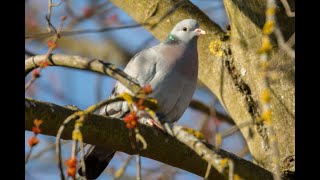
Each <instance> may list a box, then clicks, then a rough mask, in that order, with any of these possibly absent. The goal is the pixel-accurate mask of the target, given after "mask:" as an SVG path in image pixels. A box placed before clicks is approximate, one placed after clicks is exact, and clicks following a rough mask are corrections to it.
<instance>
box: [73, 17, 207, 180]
mask: <svg viewBox="0 0 320 180" xmlns="http://www.w3.org/2000/svg"><path fill="white" fill-rule="evenodd" d="M202 34H206V32H205V31H204V30H202V29H199V24H198V22H197V21H196V20H193V19H185V20H182V21H180V22H179V23H178V24H177V25H176V26H175V27H174V28H173V30H172V31H171V32H170V34H169V35H168V37H167V39H166V40H165V41H164V42H162V43H160V44H158V45H156V46H153V47H151V48H147V49H144V50H142V51H141V52H139V53H137V54H136V55H135V56H134V57H133V58H132V59H131V60H130V62H129V63H128V64H127V66H126V68H125V69H124V72H126V73H127V74H128V75H130V76H131V77H133V78H135V79H136V80H137V81H138V82H139V84H140V85H141V86H144V85H147V84H149V85H151V88H152V90H153V91H152V93H151V94H149V95H148V96H149V97H152V98H155V99H156V100H157V101H158V104H159V107H160V109H159V111H160V112H161V114H162V115H164V116H163V117H165V119H166V120H167V121H169V122H171V123H173V122H175V121H177V120H178V119H179V118H180V117H181V116H182V114H183V113H184V112H185V110H186V109H187V107H188V105H189V103H190V101H191V99H192V96H193V93H194V91H195V89H196V85H197V79H198V52H197V39H198V36H199V35H202ZM123 92H128V93H130V91H129V90H128V89H127V88H126V87H125V86H123V85H122V84H121V83H119V82H117V83H116V85H115V86H114V88H113V90H112V95H111V97H115V96H117V95H119V94H121V93H123ZM128 112H129V108H128V104H127V103H126V102H116V103H113V104H109V105H107V106H105V107H103V108H101V110H100V114H101V115H108V116H112V117H117V118H123V117H124V116H125V115H126V114H127V113H128ZM160 120H161V117H160ZM89 146H90V147H89V150H88V152H87V154H86V156H85V165H86V177H87V179H96V178H97V177H99V175H100V174H101V173H102V172H103V171H104V169H105V168H106V167H107V166H108V164H109V162H110V161H111V159H112V157H113V155H114V154H115V151H114V150H112V149H110V150H106V149H105V148H100V147H99V146H91V145H89ZM78 173H79V174H80V175H82V172H81V168H80V169H79V170H78Z"/></svg>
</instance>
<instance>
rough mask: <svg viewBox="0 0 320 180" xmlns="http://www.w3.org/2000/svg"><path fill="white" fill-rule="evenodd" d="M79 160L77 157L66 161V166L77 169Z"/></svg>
mask: <svg viewBox="0 0 320 180" xmlns="http://www.w3.org/2000/svg"><path fill="white" fill-rule="evenodd" d="M77 162H78V161H77V158H76V157H72V158H71V159H68V160H66V165H67V166H68V167H69V168H76V167H77Z"/></svg>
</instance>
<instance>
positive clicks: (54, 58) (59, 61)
mask: <svg viewBox="0 0 320 180" xmlns="http://www.w3.org/2000/svg"><path fill="white" fill-rule="evenodd" d="M44 57H45V55H37V56H33V57H30V58H28V59H27V60H26V61H25V75H27V74H28V73H29V72H31V71H32V70H33V69H35V68H37V67H39V66H40V62H41V61H42V60H43V58H44ZM48 60H49V66H62V67H69V68H75V69H81V70H89V71H93V72H97V73H101V74H105V75H108V76H111V77H113V78H114V79H116V80H117V81H119V82H121V83H122V84H123V85H124V86H126V87H127V88H128V89H129V90H130V91H131V92H133V93H134V94H135V93H137V92H139V91H140V89H141V88H140V86H139V84H138V83H137V81H136V80H134V79H133V78H131V77H130V76H128V75H127V74H126V73H124V72H123V71H122V70H120V69H119V68H117V67H116V66H114V65H112V64H110V63H106V62H104V61H102V60H98V59H89V58H85V57H81V56H72V55H63V54H55V55H53V54H51V55H50V56H49V57H48Z"/></svg>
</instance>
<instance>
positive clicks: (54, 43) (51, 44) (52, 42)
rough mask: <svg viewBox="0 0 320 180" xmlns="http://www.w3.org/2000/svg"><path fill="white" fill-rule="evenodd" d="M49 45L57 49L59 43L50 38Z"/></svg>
mask: <svg viewBox="0 0 320 180" xmlns="http://www.w3.org/2000/svg"><path fill="white" fill-rule="evenodd" d="M48 47H49V48H51V49H55V48H56V47H57V43H56V42H54V41H52V40H49V41H48Z"/></svg>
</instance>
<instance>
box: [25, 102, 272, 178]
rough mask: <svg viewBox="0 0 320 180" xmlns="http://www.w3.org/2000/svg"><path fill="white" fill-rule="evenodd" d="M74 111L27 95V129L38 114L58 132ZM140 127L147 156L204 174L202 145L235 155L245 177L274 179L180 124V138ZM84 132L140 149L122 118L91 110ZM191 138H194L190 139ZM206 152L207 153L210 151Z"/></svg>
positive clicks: (106, 143) (105, 143) (45, 128)
mask: <svg viewBox="0 0 320 180" xmlns="http://www.w3.org/2000/svg"><path fill="white" fill-rule="evenodd" d="M74 112H75V111H74V110H71V109H69V108H66V107H62V106H58V105H55V104H52V103H47V102H41V101H37V100H33V99H29V98H26V99H25V129H26V130H29V131H30V130H31V129H32V126H33V120H34V118H38V119H43V120H44V123H43V124H42V126H41V129H42V132H43V134H45V135H51V136H55V135H56V132H57V130H58V128H59V127H60V124H61V123H62V121H63V120H64V119H65V118H66V117H68V116H69V115H70V114H72V113H74ZM139 130H140V133H141V134H142V135H143V137H144V138H145V140H146V141H147V143H148V148H147V149H146V150H141V151H140V153H141V155H142V156H144V157H148V158H151V159H154V160H157V161H161V162H163V163H166V164H169V165H171V166H174V167H178V168H181V169H184V170H186V171H189V172H192V173H195V174H197V175H199V176H204V175H205V172H206V169H207V161H205V160H204V159H202V157H200V156H199V155H198V154H197V153H195V151H194V150H193V149H198V150H197V152H199V151H203V152H204V151H210V152H211V153H217V154H218V155H219V156H221V157H222V158H228V159H231V160H232V161H233V162H234V164H235V169H234V170H235V172H234V173H235V174H238V175H239V176H240V177H242V178H244V179H272V174H271V173H270V172H269V171H267V170H265V169H263V168H261V167H259V166H257V165H255V164H253V163H251V162H249V161H246V160H244V159H241V158H239V157H237V156H235V155H234V154H231V153H228V152H226V151H224V150H220V151H218V152H215V151H214V150H213V149H214V147H213V146H210V145H207V146H206V147H201V148H199V144H198V143H196V144H192V143H191V142H192V141H193V140H192V139H194V137H193V136H192V135H191V134H189V135H188V134H183V136H182V135H181V134H180V135H178V133H179V131H178V130H179V128H178V127H177V126H175V127H174V128H173V131H174V134H176V135H177V136H176V137H177V138H179V137H180V138H179V139H176V138H174V137H172V136H170V135H168V134H165V133H163V132H162V131H160V130H158V129H155V128H151V127H148V126H145V125H139ZM72 131H73V125H72V123H70V124H68V125H67V126H66V127H65V131H64V133H63V134H62V138H63V139H66V140H69V139H71V138H72V137H71V135H72ZM82 134H83V137H84V142H85V143H89V144H94V145H99V146H102V147H106V148H112V149H115V150H118V151H123V152H125V153H128V154H136V153H137V152H135V150H133V149H132V147H131V145H130V138H129V131H128V129H127V128H126V127H125V123H124V122H123V121H121V120H119V119H115V118H110V117H103V116H99V115H94V114H90V115H88V119H87V121H86V122H85V124H84V126H83V128H82ZM181 137H183V139H181ZM186 137H187V138H186ZM187 139H189V140H192V141H186V140H187ZM180 141H182V142H183V141H184V142H183V143H187V144H188V146H189V147H188V146H186V145H185V144H183V143H181V142H180ZM190 147H191V148H190ZM203 155H204V156H205V155H206V154H203ZM209 179H224V178H223V177H222V176H221V174H219V173H218V172H217V170H216V169H215V168H211V172H210V175H209Z"/></svg>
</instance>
